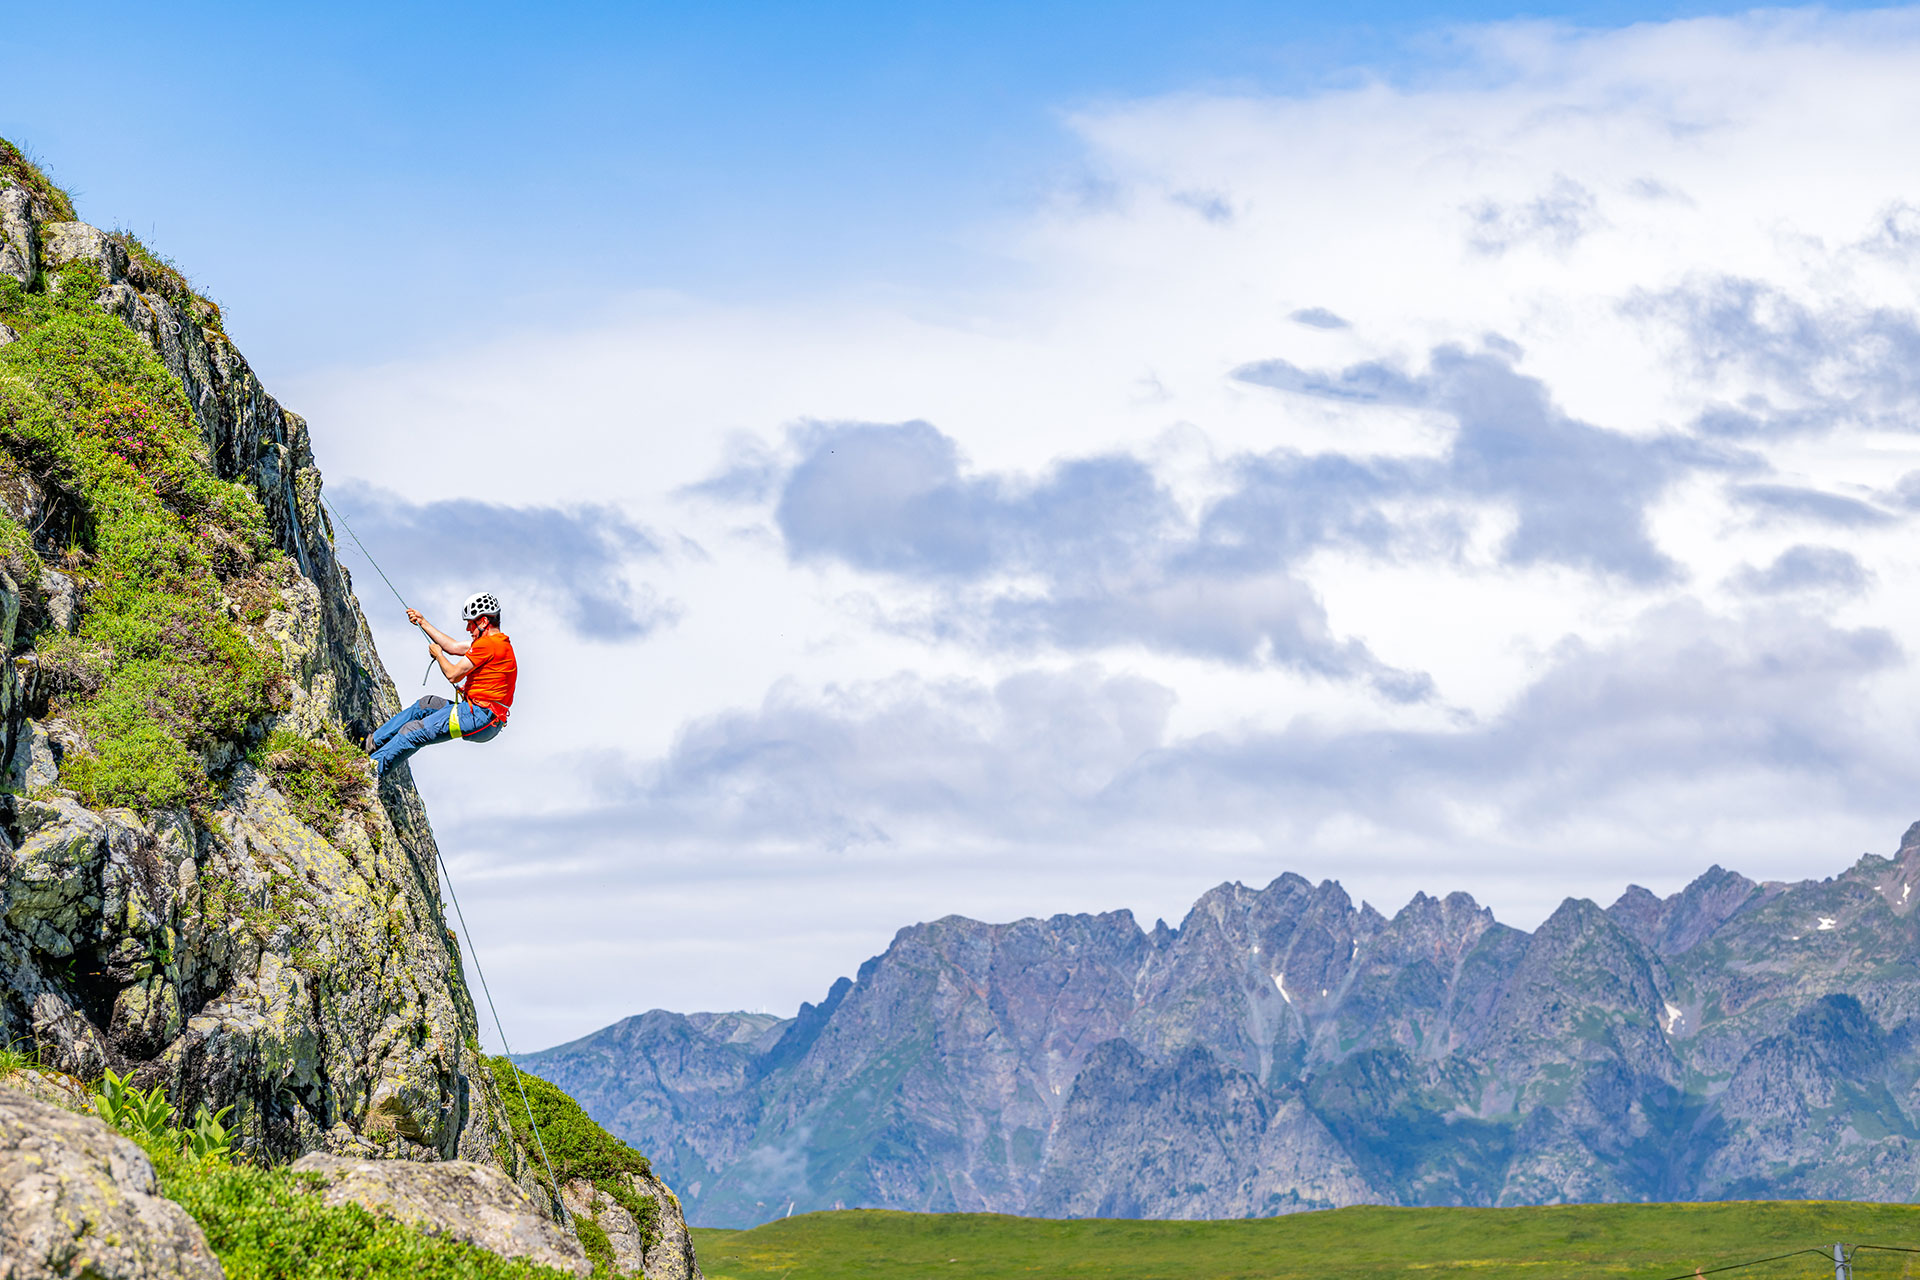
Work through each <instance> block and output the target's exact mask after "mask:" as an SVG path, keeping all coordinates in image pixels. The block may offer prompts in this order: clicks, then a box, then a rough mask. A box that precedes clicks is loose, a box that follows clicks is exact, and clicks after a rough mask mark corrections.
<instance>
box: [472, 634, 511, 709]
mask: <svg viewBox="0 0 1920 1280" xmlns="http://www.w3.org/2000/svg"><path fill="white" fill-rule="evenodd" d="M467 661H468V662H471V663H472V664H473V670H471V671H469V672H468V673H467V678H466V679H465V680H462V681H461V682H460V687H461V688H462V689H464V690H465V691H466V695H467V701H468V702H471V703H473V704H474V705H475V706H481V707H485V708H487V709H488V710H489V711H491V712H493V713H494V714H495V715H497V716H499V717H500V719H502V720H505V719H506V718H507V714H508V713H509V712H510V711H512V710H513V683H514V680H515V678H516V677H518V676H519V674H520V667H519V664H517V663H516V662H514V660H513V642H512V641H511V640H509V639H507V637H506V636H505V635H504V634H503V633H501V632H499V631H489V632H487V634H485V635H483V636H481V637H480V638H479V639H478V640H475V641H474V642H473V647H472V648H470V649H468V650H467Z"/></svg>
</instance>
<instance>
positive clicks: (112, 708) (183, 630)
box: [0, 264, 285, 811]
mask: <svg viewBox="0 0 1920 1280" xmlns="http://www.w3.org/2000/svg"><path fill="white" fill-rule="evenodd" d="M59 285H60V287H59V288H58V289H57V290H54V291H51V292H49V293H28V292H25V291H22V290H20V289H18V288H17V287H15V288H11V289H0V319H4V320H5V321H6V323H7V324H9V325H10V326H11V327H13V328H14V329H15V330H16V331H18V332H19V333H20V334H21V338H20V340H19V341H18V342H14V343H10V344H8V345H7V346H5V347H0V447H4V448H5V449H6V450H7V452H8V453H9V454H10V455H11V456H12V457H13V459H14V460H15V461H16V462H17V463H18V464H19V465H21V466H22V467H23V468H25V469H26V470H27V471H28V472H30V473H31V474H32V475H33V476H34V477H35V478H36V479H37V480H38V481H39V482H40V483H41V484H42V485H43V486H45V487H46V488H47V489H48V490H50V491H51V492H52V493H53V494H54V495H56V498H57V501H58V504H59V505H60V507H61V508H62V510H63V511H64V513H65V516H66V519H65V522H64V526H63V527H64V528H65V529H66V539H67V544H68V545H67V547H66V549H65V554H64V556H63V558H62V561H61V566H60V567H61V568H62V570H63V571H65V572H68V573H71V574H72V575H74V576H75V577H76V578H77V579H78V580H79V581H80V583H81V585H82V586H83V588H84V593H83V594H84V601H85V603H84V607H83V608H82V609H81V611H80V619H79V622H78V625H77V629H76V632H75V634H74V636H73V637H72V638H71V640H67V639H63V638H59V637H52V636H49V637H46V639H47V640H48V641H49V649H50V651H51V656H53V657H54V658H55V659H56V662H57V664H58V668H59V671H60V673H61V675H60V679H59V680H58V681H56V683H55V690H56V692H57V694H58V696H59V698H60V706H59V707H58V709H57V710H58V712H59V713H60V714H63V715H66V716H67V717H68V718H69V719H71V720H72V722H73V723H74V725H75V727H76V728H78V729H79V730H80V733H81V735H82V737H83V739H84V743H85V747H86V749H83V750H81V751H77V752H69V753H68V755H67V757H66V759H65V760H64V761H63V762H62V765H61V783H62V785H63V786H66V787H68V788H70V789H72V790H73V791H74V792H76V793H77V794H78V795H79V796H80V798H81V799H82V801H83V802H85V803H87V804H89V805H94V806H106V805H127V806H130V807H133V808H135V809H140V810H143V811H151V810H155V809H162V808H173V807H178V806H183V805H189V804H193V803H196V802H201V801H205V800H207V799H210V798H211V796H212V794H213V791H214V790H215V787H214V784H213V781H212V779H211V778H210V777H209V769H210V768H212V767H218V766H219V765H220V764H222V763H224V762H225V761H226V760H227V759H229V758H231V756H232V754H233V752H232V751H231V750H223V748H231V747H233V746H235V745H237V744H240V743H241V742H243V741H244V740H245V739H246V738H247V737H248V735H249V732H250V731H251V730H252V727H253V726H254V725H255V724H256V723H257V722H258V721H259V720H260V719H262V718H263V717H265V716H267V715H269V714H271V713H272V712H273V711H274V710H276V709H277V708H278V707H279V706H281V705H283V703H284V698H285V674H284V672H283V670H282V669H281V666H280V663H279V661H278V658H277V656H276V655H275V654H274V653H273V652H272V651H271V650H270V649H269V648H268V647H267V646H266V645H265V644H263V643H261V642H260V641H258V640H257V639H256V638H255V637H254V636H252V635H250V634H248V632H247V630H246V629H245V628H244V627H242V626H241V625H240V622H239V620H238V619H237V618H236V617H235V616H234V615H235V613H236V612H237V611H236V609H235V608H234V607H233V605H232V601H231V597H230V595H229V592H228V587H229V585H230V584H231V585H232V586H233V587H234V588H235V589H236V590H237V589H238V588H239V586H240V584H241V582H242V581H243V580H244V579H245V578H247V577H248V576H250V575H254V574H257V573H259V572H260V571H261V569H262V567H263V565H264V564H265V562H267V561H268V560H270V559H271V558H272V557H274V556H275V555H277V554H278V553H277V552H275V551H274V550H273V548H272V545H271V542H270V540H269V538H268V533H267V522H266V515H265V512H264V511H263V510H262V509H261V507H260V504H259V502H258V501H257V500H255V498H254V497H253V496H252V494H250V493H249V492H247V490H246V489H245V488H244V487H243V486H241V485H238V484H230V483H227V482H225V481H222V480H220V479H219V478H218V477H217V476H216V475H214V473H213V470H212V467H211V465H210V463H209V460H208V458H207V456H206V453H205V447H204V445H203V443H202V441H201V438H200V435H199V433H198V431H197V430H196V429H195V426H194V423H193V418H192V414H191V413H190V412H189V410H188V406H187V401H186V395H185V392H184V391H183V390H182V388H181V386H180V383H179V382H178V381H177V380H176V379H174V378H173V377H172V375H170V374H169V373H168V372H167V371H166V369H165V367H164V366H162V365H161V364H160V362H159V361H158V360H157V359H156V358H155V357H154V355H153V353H152V352H151V351H149V350H148V349H147V348H146V346H145V345H144V344H142V343H141V342H140V340H139V339H138V338H137V337H135V336H134V335H133V334H132V333H131V332H129V331H128V330H127V329H126V327H125V326H123V325H122V324H120V323H119V322H118V321H117V320H115V319H114V318H113V317H112V316H109V315H107V314H105V313H103V312H102V311H100V310H99V309H98V308H97V307H96V306H94V304H93V302H92V299H93V298H94V297H95V296H96V295H97V294H98V293H99V289H100V282H99V278H98V276H97V275H96V274H95V273H94V272H93V270H92V269H91V268H90V267H88V266H85V265H82V264H76V265H69V266H67V267H65V268H62V270H61V273H60V278H59Z"/></svg>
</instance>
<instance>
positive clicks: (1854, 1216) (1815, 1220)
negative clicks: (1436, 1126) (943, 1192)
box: [693, 1201, 1920, 1280]
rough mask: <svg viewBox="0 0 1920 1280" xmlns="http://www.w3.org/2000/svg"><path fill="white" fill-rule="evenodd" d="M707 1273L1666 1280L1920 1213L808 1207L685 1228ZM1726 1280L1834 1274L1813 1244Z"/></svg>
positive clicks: (1876, 1239) (1898, 1260) (818, 1279)
mask: <svg viewBox="0 0 1920 1280" xmlns="http://www.w3.org/2000/svg"><path fill="white" fill-rule="evenodd" d="M693 1234H694V1244H695V1247H696V1248H697V1249H698V1250H699V1253H700V1266H701V1268H702V1270H704V1271H705V1272H706V1274H707V1277H708V1280H761V1278H762V1277H764V1278H765V1280H843V1278H844V1280H854V1278H855V1277H858V1278H859V1280H895V1277H898V1278H899V1280H909V1278H912V1280H927V1278H928V1277H937V1276H941V1275H945V1276H951V1277H955V1278H956V1280H957V1278H958V1277H965V1278H966V1280H990V1278H994V1277H1001V1276H1006V1277H1016V1276H1017V1277H1022V1278H1023V1280H1031V1278H1032V1277H1037V1276H1048V1277H1051V1276H1061V1277H1072V1276H1084V1277H1102V1278H1103V1280H1104V1278H1106V1277H1113V1278H1114V1280H1146V1278H1147V1277H1168V1278H1172V1277H1179V1278H1180V1280H1228V1278H1238V1277H1247V1278H1248V1280H1253V1278H1254V1277H1259V1280H1293V1278H1294V1277H1298V1278H1299V1280H1330V1278H1333V1277H1338V1278H1339V1280H1363V1278H1365V1277H1375V1276H1379V1277H1385V1276H1446V1275H1458V1276H1463V1277H1465V1276H1471V1277H1473V1280H1520V1278H1522V1277H1525V1278H1526V1280H1544V1278H1545V1277H1549V1276H1551V1277H1561V1276H1568V1277H1577V1276H1606V1277H1625V1278H1628V1280H1665V1278H1666V1277H1669V1276H1679V1275H1690V1274H1692V1272H1693V1271H1694V1269H1695V1268H1696V1267H1699V1268H1702V1269H1711V1268H1714V1267H1719V1266H1724V1265H1726V1264H1728V1263H1735V1262H1743V1261H1746V1260H1749V1259H1755V1258H1763V1257H1766V1256H1768V1255H1771V1254H1780V1253H1786V1252H1788V1251H1790V1250H1794V1249H1803V1248H1816V1249H1826V1250H1830V1249H1831V1248H1832V1247H1833V1243H1834V1242H1835V1241H1836V1240H1840V1241H1845V1242H1847V1243H1848V1244H1849V1245H1851V1244H1856V1243H1874V1244H1880V1245H1894V1246H1904V1247H1908V1248H1920V1207H1916V1206H1908V1205H1882V1204H1845V1203H1834V1202H1829V1201H1744V1202H1734V1203H1726V1204H1670V1205H1669V1204H1663V1205H1570V1206H1563V1207H1550V1208H1539V1209H1377V1208H1358V1209H1340V1210H1336V1211H1333V1212H1330V1213H1303V1214H1296V1215H1293V1216H1291V1217H1284V1218H1261V1219H1252V1220H1242V1221H1228V1222H1128V1221H1115V1220H1091V1221H1052V1220H1045V1219H1039V1218H1010V1217H1001V1216H998V1215H994V1214H915V1213H890V1212H881V1211H875V1210H849V1211H846V1212H841V1213H811V1214H806V1215H803V1216H801V1217H795V1218H789V1219H785V1220H783V1221H777V1222H770V1223H767V1224H766V1225H765V1226H761V1227H755V1228H754V1229H753V1230H751V1231H722V1230H696V1231H695V1232H694V1233H693ZM1916 1264H1920V1253H1899V1252H1877V1251H1871V1250H1864V1249H1863V1250H1861V1251H1860V1252H1859V1253H1858V1254H1857V1255H1856V1257H1855V1261H1854V1275H1855V1276H1856V1277H1857V1278H1858V1280H1874V1278H1876V1277H1882V1276H1887V1277H1891V1276H1911V1275H1914V1274H1916V1270H1917V1269H1920V1268H1917V1267H1916ZM1725 1274H1726V1275H1727V1276H1728V1277H1729V1278H1730V1280H1787V1278H1788V1277H1795V1278H1798V1277H1822V1276H1831V1275H1832V1274H1833V1263H1832V1261H1831V1260H1823V1259H1821V1258H1818V1257H1815V1256H1812V1255H1811V1254H1808V1255H1802V1256H1800V1257H1796V1258H1791V1259H1788V1260H1786V1261H1782V1262H1775V1263H1771V1264H1769V1265H1766V1266H1761V1267H1755V1268H1751V1269H1744V1270H1740V1271H1731V1272H1727V1273H1725Z"/></svg>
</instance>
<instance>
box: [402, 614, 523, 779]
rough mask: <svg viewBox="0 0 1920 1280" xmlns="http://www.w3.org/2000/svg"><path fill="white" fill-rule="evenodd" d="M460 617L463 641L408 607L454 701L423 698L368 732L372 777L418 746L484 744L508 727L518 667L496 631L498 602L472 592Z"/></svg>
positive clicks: (410, 619) (509, 644) (501, 633)
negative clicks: (459, 740) (457, 740)
mask: <svg viewBox="0 0 1920 1280" xmlns="http://www.w3.org/2000/svg"><path fill="white" fill-rule="evenodd" d="M460 619H461V621H463V622H464V623H466V626H467V638H466V640H464V641H461V640H455V639H454V638H453V637H452V636H450V635H448V634H447V633H446V632H444V631H442V630H440V628H438V627H436V626H434V625H433V624H432V623H431V622H428V621H427V620H426V618H425V617H423V616H421V614H420V611H419V610H417V609H408V610H407V621H408V622H411V623H412V624H413V625H414V626H416V627H419V628H420V629H421V630H422V631H424V632H426V633H427V639H428V640H429V641H430V643H429V644H428V645H427V652H428V653H430V654H432V655H433V660H434V661H435V662H437V663H439V664H440V674H441V675H443V676H445V677H446V678H447V680H448V682H449V683H450V684H452V685H453V689H454V694H455V700H454V701H451V702H449V701H448V700H447V699H445V698H435V697H426V698H422V699H420V700H419V701H418V702H416V703H414V704H413V705H412V706H410V707H407V708H405V709H403V710H402V711H401V712H400V714H399V715H396V716H395V717H393V719H391V720H389V721H387V722H386V723H385V724H383V725H381V726H380V727H379V728H378V729H375V730H374V731H373V732H372V733H371V734H370V735H368V737H367V741H366V748H367V753H368V754H369V755H371V756H372V757H373V768H374V773H375V776H380V775H383V774H385V773H386V772H387V770H389V769H391V768H393V766H394V765H396V764H398V763H399V762H400V761H402V760H404V759H406V758H407V757H408V756H410V755H412V754H413V753H414V752H416V751H418V750H419V749H420V748H421V747H424V746H429V745H431V744H432V743H435V742H447V741H450V740H452V739H454V738H465V739H467V740H468V741H470V742H485V741H487V740H488V739H490V738H492V737H494V736H495V735H496V734H498V733H499V732H500V730H501V729H502V728H503V727H504V726H505V725H506V723H507V717H508V715H509V714H511V713H512V710H513V685H514V680H515V678H516V677H517V676H518V674H519V667H518V665H517V664H516V663H515V662H514V658H513V642H512V641H511V640H509V639H507V635H506V632H504V631H502V630H500V601H499V599H498V598H497V597H496V596H494V594H493V593H492V592H490V591H481V592H476V593H475V594H474V595H472V596H469V597H468V598H467V602H466V603H465V604H463V605H461V606H460Z"/></svg>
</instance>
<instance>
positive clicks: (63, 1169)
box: [0, 1089, 225, 1280]
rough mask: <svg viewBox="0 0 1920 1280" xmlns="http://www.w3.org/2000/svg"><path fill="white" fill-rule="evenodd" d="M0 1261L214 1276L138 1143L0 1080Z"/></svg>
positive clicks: (218, 1279)
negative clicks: (0, 1083) (161, 1192)
mask: <svg viewBox="0 0 1920 1280" xmlns="http://www.w3.org/2000/svg"><path fill="white" fill-rule="evenodd" d="M0 1264H4V1267H5V1273H6V1275H8V1276H9V1277H12V1278H13V1280H43V1278H44V1280H54V1278H55V1277H72V1276H86V1277H91V1278H92V1280H222V1278H223V1277H224V1274H225V1273H224V1272H223V1271H222V1270H221V1269H220V1264H219V1263H218V1262H217V1261H215V1259H214V1256H213V1253H212V1252H211V1251H210V1250H209V1249H208V1248H207V1241H206V1237H205V1236H204V1235H203V1234H202V1233H201V1231H200V1227H199V1226H198V1224H196V1223H195V1222H194V1221H193V1219H192V1218H190V1217H188V1216H187V1211H186V1210H185V1209H182V1208H181V1207H180V1206H179V1205H177V1204H175V1203H173V1202H172V1201H171V1200H166V1199H163V1198H161V1196H160V1195H159V1192H158V1186H157V1184H156V1181H155V1179H154V1174H153V1166H152V1164H150V1163H149V1162H148V1160H147V1157H146V1156H145V1155H144V1154H143V1153H142V1152H141V1150H140V1148H138V1147H136V1146H134V1145H133V1143H131V1142H129V1141H127V1140H126V1139H125V1138H123V1137H121V1136H120V1135H119V1134H117V1133H115V1132H113V1130H111V1129H109V1128H107V1126H106V1125H104V1124H102V1123H100V1122H99V1121H98V1120H95V1119H93V1118H92V1117H91V1116H81V1115H75V1114H74V1113H72V1112H70V1111H67V1110H65V1109H63V1108H61V1107H57V1106H54V1105H52V1104H50V1103H46V1102H41V1101H38V1100H36V1099H34V1098H30V1097H28V1096H26V1095H25V1094H23V1093H20V1092H18V1091H15V1090H12V1089H0Z"/></svg>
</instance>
